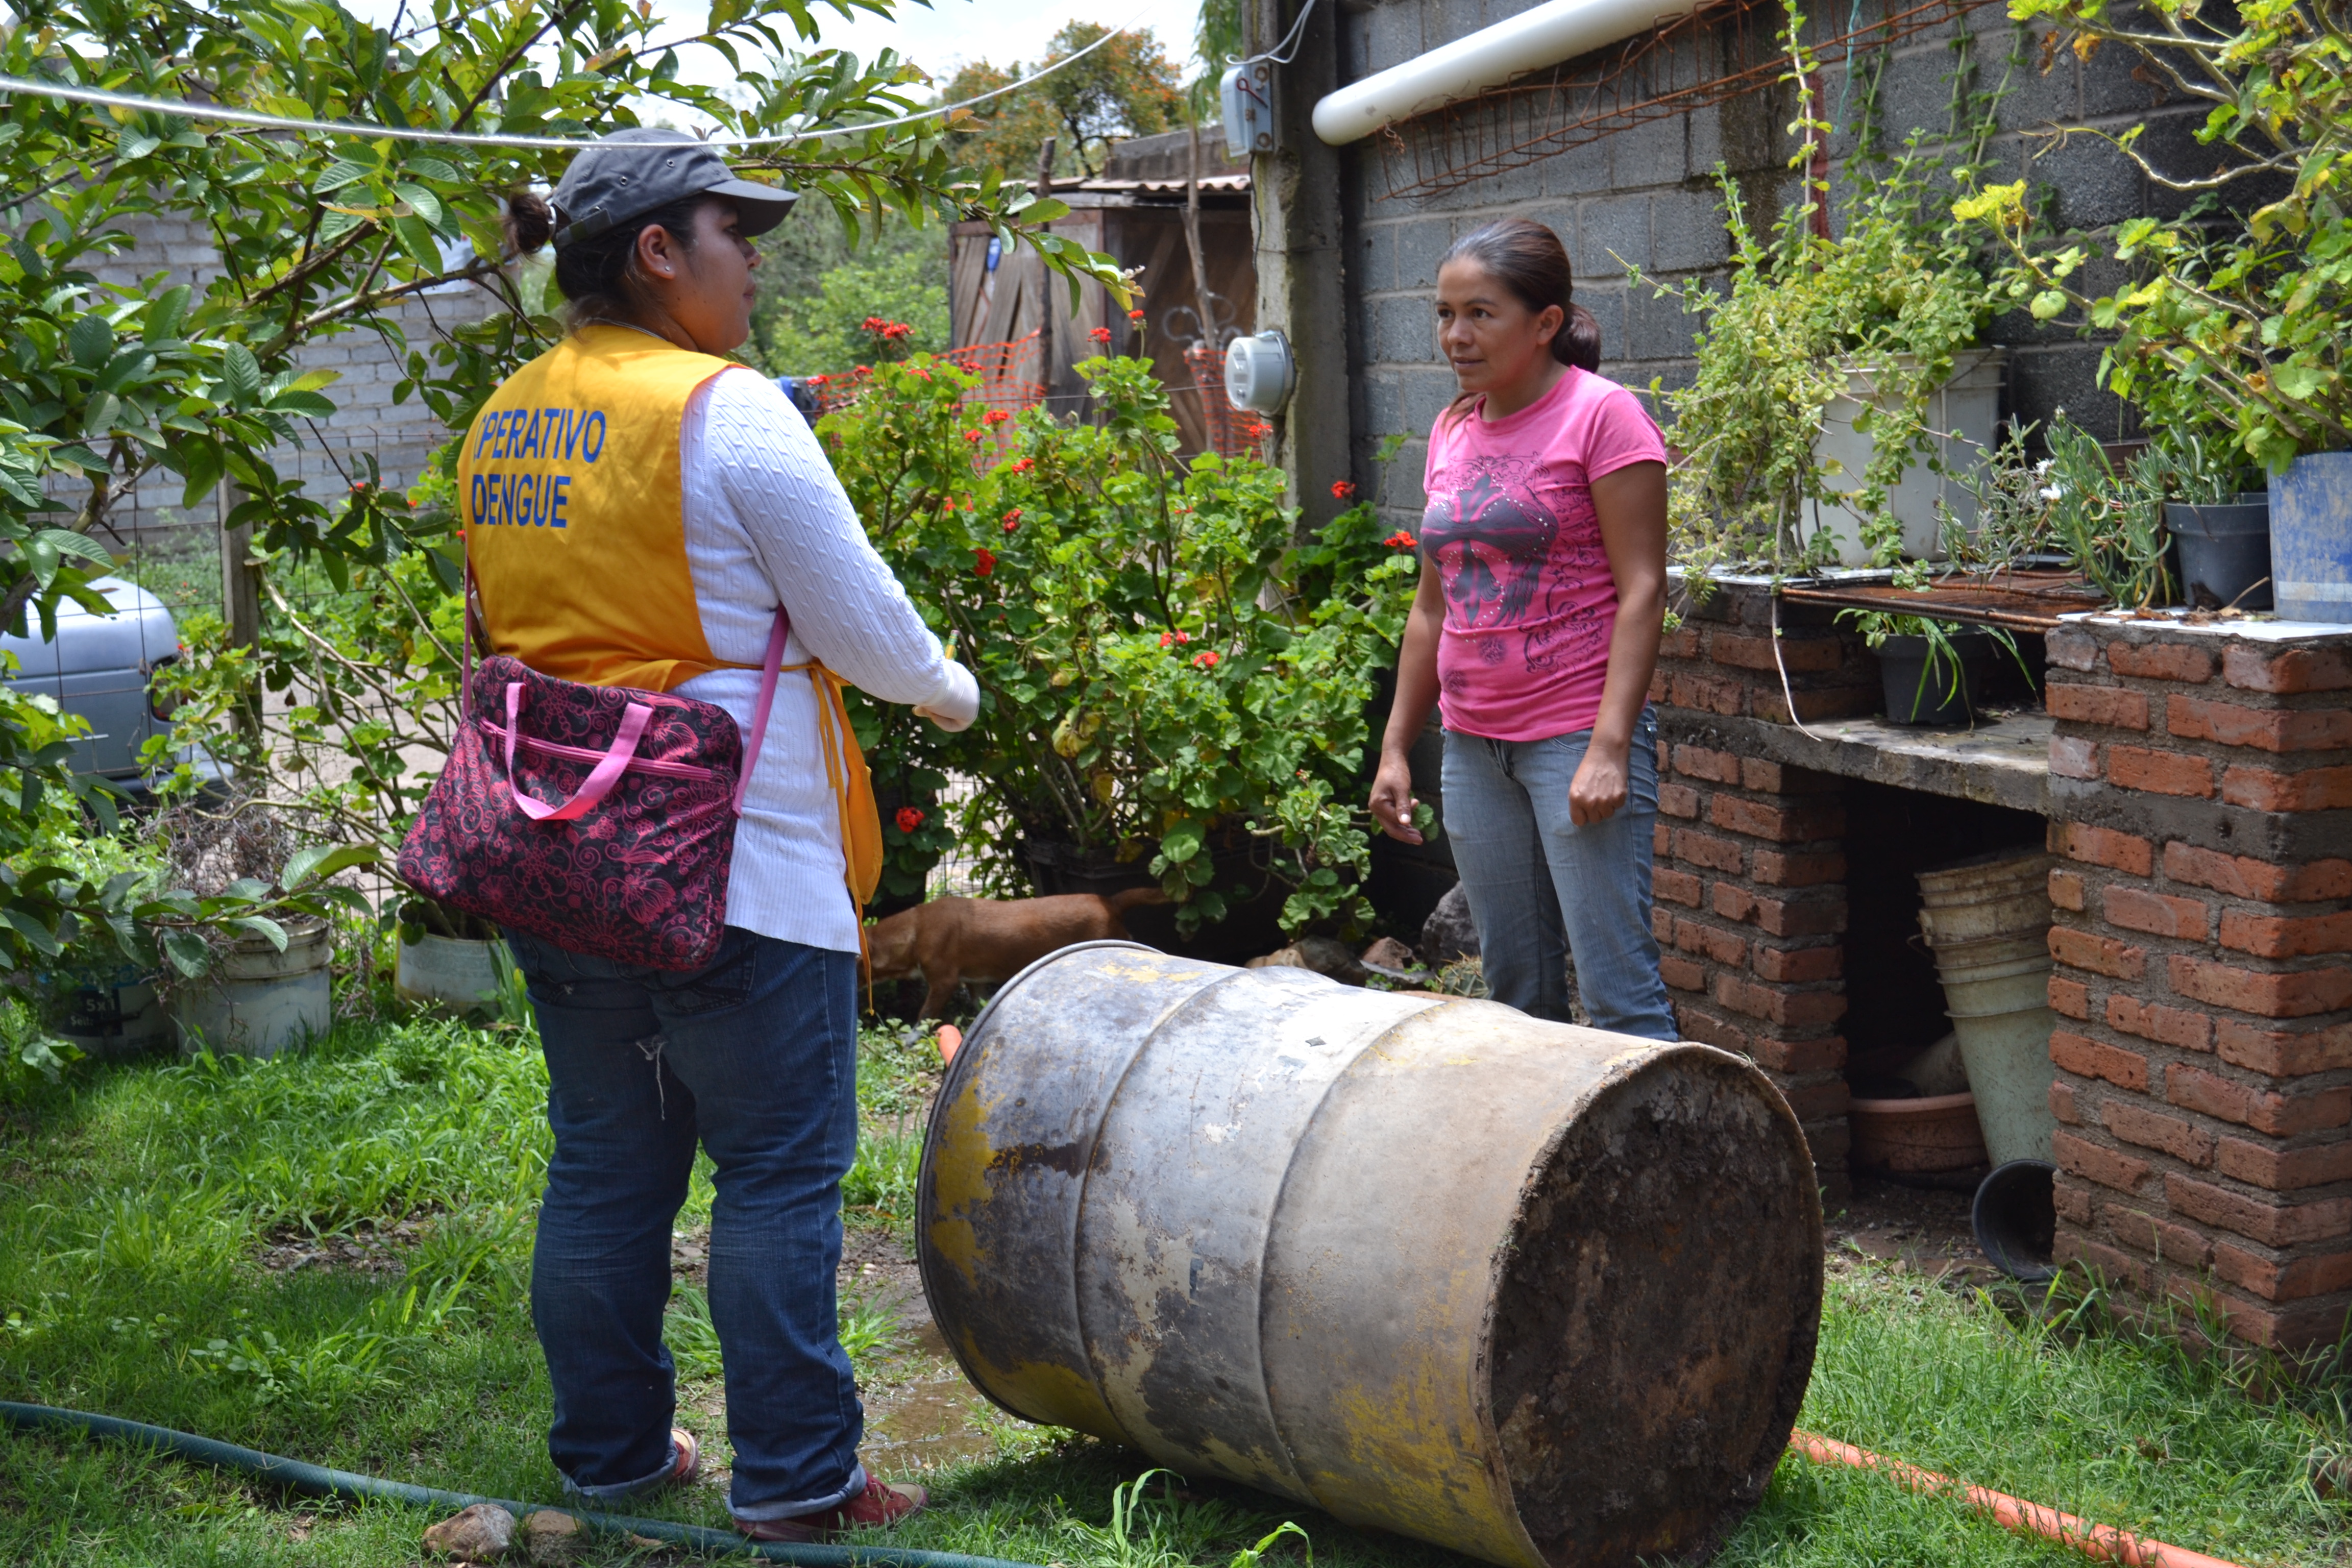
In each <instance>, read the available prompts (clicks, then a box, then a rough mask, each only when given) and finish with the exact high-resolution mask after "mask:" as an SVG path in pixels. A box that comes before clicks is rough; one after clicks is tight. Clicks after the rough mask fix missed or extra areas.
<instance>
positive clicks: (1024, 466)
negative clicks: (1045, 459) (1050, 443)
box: [1013, 458, 1037, 474]
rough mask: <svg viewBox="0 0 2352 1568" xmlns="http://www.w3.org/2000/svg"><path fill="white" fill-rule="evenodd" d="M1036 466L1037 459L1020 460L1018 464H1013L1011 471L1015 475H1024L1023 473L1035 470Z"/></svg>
mask: <svg viewBox="0 0 2352 1568" xmlns="http://www.w3.org/2000/svg"><path fill="white" fill-rule="evenodd" d="M1036 466H1037V459H1036V458H1022V459H1020V460H1019V461H1018V462H1016V463H1014V464H1013V472H1014V473H1016V474H1025V473H1027V472H1028V471H1029V470H1030V469H1032V468H1035V467H1036Z"/></svg>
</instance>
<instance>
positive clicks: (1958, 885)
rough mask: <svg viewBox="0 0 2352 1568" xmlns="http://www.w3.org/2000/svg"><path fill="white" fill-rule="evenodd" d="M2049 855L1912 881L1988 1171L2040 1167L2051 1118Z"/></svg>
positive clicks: (1989, 862)
mask: <svg viewBox="0 0 2352 1568" xmlns="http://www.w3.org/2000/svg"><path fill="white" fill-rule="evenodd" d="M2049 879H2050V857H2049V856H2047V855H2044V854H2042V853H2039V852H2028V853H2024V854H2007V855H1998V856H1983V857H1979V858H1976V859H1974V860H1969V861H1962V862H1961V863H1960V864H1958V865H1957V866H1948V867H1943V868H1937V869H1936V870H1932V871H1922V872H1920V873H1919V893H1920V900H1921V905H1922V907H1921V909H1920V911H1919V926H1920V930H1921V931H1922V932H1924V933H1925V935H1926V936H1927V945H1928V947H1929V949H1930V950H1931V951H1933V952H1934V953H1935V955H1936V970H1937V978H1939V979H1940V980H1941V981H1942V982H1943V985H1944V1009H1945V1013H1946V1015H1947V1016H1949V1017H1950V1019H1951V1020H1952V1032H1953V1033H1954V1034H1955V1035H1957V1036H1958V1037H1959V1044H1960V1060H1961V1061H1962V1062H1963V1063H1964V1064H1965V1065H1966V1066H1967V1068H1968V1073H1969V1089H1970V1090H1971V1091H1972V1092H1973V1093H1974V1094H1975V1095H1976V1097H1977V1121H1978V1122H1979V1125H1981V1126H1982V1128H1983V1129H1984V1141H1985V1149H1986V1152H1987V1153H1989V1154H1990V1157H1991V1160H1992V1163H1994V1164H1995V1165H2004V1164H2007V1163H2009V1162H2010V1161H2011V1160H2047V1159H2049V1158H2050V1141H2051V1139H2052V1138H2053V1137H2054V1136H2055V1135H2056V1133H2057V1131H2058V1121H2057V1118H2055V1117H2054V1116H2053V1115H2052V1114H2051V1110H2050V1079H2051V1069H2050V1033H2051V1030H2052V1029H2053V1028H2054V1027H2055V1026H2056V1025H2057V1018H2058V1016H2057V1015H2056V1014H2055V1013H2053V1012H2052V1011H2051V1008H2050V969H2051V963H2050V892H2049Z"/></svg>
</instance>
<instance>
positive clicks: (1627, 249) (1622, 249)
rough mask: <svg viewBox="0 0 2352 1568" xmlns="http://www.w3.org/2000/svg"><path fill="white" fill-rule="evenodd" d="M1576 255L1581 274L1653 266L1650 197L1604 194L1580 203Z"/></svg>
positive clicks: (1615, 274) (1617, 272)
mask: <svg viewBox="0 0 2352 1568" xmlns="http://www.w3.org/2000/svg"><path fill="white" fill-rule="evenodd" d="M1575 259H1576V271H1577V275H1578V276H1579V277H1581V278H1601V277H1622V276H1624V273H1625V268H1627V267H1628V266H1639V267H1645V268H1646V267H1649V266H1651V265H1652V262H1651V256H1650V198H1649V197H1647V196H1601V197H1596V198H1594V199H1593V200H1591V201H1587V202H1582V203H1580V204H1579V205H1578V206H1577V209H1576V256H1575Z"/></svg>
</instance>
